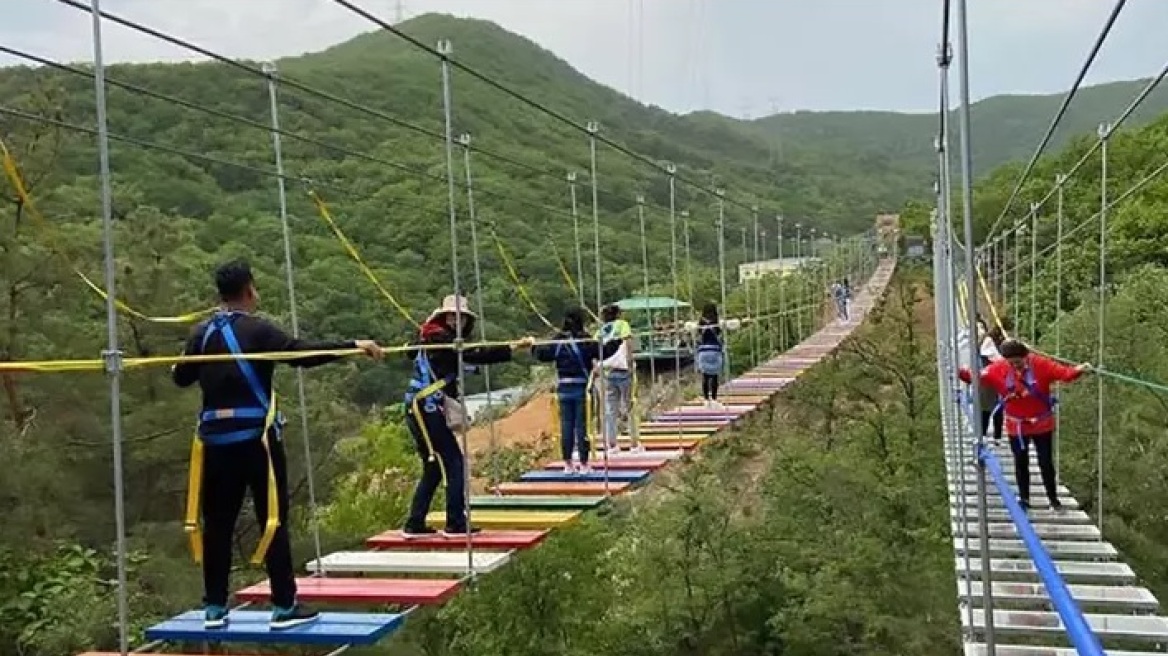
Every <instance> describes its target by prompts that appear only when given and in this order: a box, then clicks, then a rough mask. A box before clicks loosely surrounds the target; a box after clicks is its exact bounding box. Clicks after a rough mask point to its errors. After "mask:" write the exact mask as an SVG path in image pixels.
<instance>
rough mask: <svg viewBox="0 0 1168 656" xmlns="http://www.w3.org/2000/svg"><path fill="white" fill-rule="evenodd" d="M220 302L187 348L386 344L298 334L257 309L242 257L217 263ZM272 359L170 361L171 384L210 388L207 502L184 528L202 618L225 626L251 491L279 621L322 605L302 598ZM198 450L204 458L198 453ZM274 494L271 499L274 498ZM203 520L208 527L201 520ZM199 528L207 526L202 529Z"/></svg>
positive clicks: (305, 615) (288, 622)
mask: <svg viewBox="0 0 1168 656" xmlns="http://www.w3.org/2000/svg"><path fill="white" fill-rule="evenodd" d="M215 286H216V287H217V288H218V291H219V298H220V300H221V301H222V306H221V307H220V308H219V309H218V310H217V311H216V312H215V314H214V315H212V316H211V318H210V319H208V320H207V321H204V322H202V323H200V324H199V325H197V326H196V327H195V329H194V331H193V332H192V333H191V335H190V338H189V339H188V340H187V343H186V348H184V349H183V355H218V354H231V355H234V356H240V355H243V354H245V353H287V352H292V351H339V350H346V349H360V350H361V351H364V352H365V354H366V355H368V356H369V357H371V358H374V359H380V358H381V356H382V350H381V347H380V346H378V345H377V343H376V342H373V341H370V340H364V339H359V340H349V341H343V342H321V341H309V340H305V339H299V338H296V337H292V336H290V335H288V334H287V333H285V332H284V331H283V330H281V329H280V327H279V326H277V325H275V324H274V323H272V322H270V321H268V320H267V319H264V318H261V317H259V316H256V314H255V311H256V308H257V307H258V305H259V300H260V295H259V292H258V291H257V290H256V286H255V278H254V277H253V276H252V272H251V266H250V265H249V264H248V263H247V262H246V261H244V260H235V261H232V262H228V263H226V264H224V265H222V266H220V267H219V268H218V269H216V271H215ZM340 358H341V356H340V355H313V356H309V357H302V358H296V357H290V358H287V359H283V360H280V362H284V363H286V364H289V365H292V366H293V367H300V368H302V369H307V368H309V367H318V366H320V365H324V364H328V363H330V362H335V361H337V360H339V359H340ZM275 369H276V362H275V361H273V360H245V359H242V358H238V359H236V360H235V361H234V362H231V361H228V362H198V361H195V362H179V363H178V364H176V365H175V366H174V368H173V369H172V370H171V377H172V378H173V379H174V384H175V385H177V386H179V387H182V388H186V387H190V386H191V385H194V384H195V383H198V384H199V388H200V390H201V391H202V393H203V403H202V411H201V412H200V413H199V427H198V436H197V439H198V440H199V442H198V443H197V444H196V445H195V447H193V448H192V453H193V454H195V453H197V454H201V455H192V463H191V465H192V468H193V467H198V466H201V467H202V476H201V477H200V478H199V479H197V481H198V482H197V486H198V489H192V491H191V492H192V497H193V498H194V499H197V500H199V502H200V505H201V506H202V513H201V514H202V525H201V527H200V525H199V524H198V510H199V509H198V508H195V507H189V512H190V513H191V515H190V516H189V517H188V522H192V521H193V522H194V523H193V524H190V523H189V524H188V526H187V529H188V531H190V532H191V533H192V539H193V540H195V541H196V544H197V548H199V549H201V550H202V560H203V626H204V628H206V629H208V630H218V629H226V628H227V624H228V621H229V617H228V609H227V596H228V590H227V586H228V583H229V579H230V576H231V555H232V552H233V551H234V547H235V545H234V536H235V524H236V522H237V521H238V520H239V512H240V510H241V509H242V507H243V500H244V497H245V496H246V495H247V494H248V492H249V491H250V493H251V496H252V500H253V501H254V503H255V511H256V515H257V517H259V519H260V521H261V522H265V535H264V536H263V538H261V542H260V548H259V551H258V552H257V556H258V555H262V556H263V559H264V567H265V569H266V570H267V573H268V581H269V583H270V585H271V589H272V597H271V599H272V606H273V608H272V619H271V621H270V624H269V625H270V626H271V628H272V629H273V630H282V629H290V628H293V627H297V626H301V625H304V624H308V623H310V622H314V621H316V620H317V619H318V618H319V617H320V614H319V613H317V612H316V611H315V610H312V609H309V608H307V607H305V606H303V605H301V604H299V603H298V602H297V601H296V570H295V567H294V566H293V564H292V543H291V540H290V539H289V536H288V460H287V456H286V455H285V453H284V440H283V428H284V416H283V414H282V413H280V412H278V410H277V407H276V395H275V393H274V392H273V388H272V375H273V373H274V372H275ZM196 458H199V459H200V460H196ZM273 499H274V505H275V506H276V507H275V508H274V509H273V508H272V505H273V504H272V500H273ZM200 528H201V530H200ZM200 533H201V535H200Z"/></svg>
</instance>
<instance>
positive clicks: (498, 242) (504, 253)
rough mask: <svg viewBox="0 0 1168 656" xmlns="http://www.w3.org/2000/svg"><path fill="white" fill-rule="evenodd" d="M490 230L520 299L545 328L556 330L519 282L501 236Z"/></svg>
mask: <svg viewBox="0 0 1168 656" xmlns="http://www.w3.org/2000/svg"><path fill="white" fill-rule="evenodd" d="M489 229H490V232H491V239H493V240H494V241H495V250H497V251H499V259H500V260H502V262H503V267H504V268H505V269H506V270H507V274H508V275H509V276H511V282H512V283H514V284H515V289H516V291H518V292H519V297H520V298H522V299H523V300H524V302H526V303H527V307H529V308H531V311H532V312H533V313H535V316H537V317H539V320H540V321H542V322H543V323H544V325H545V326H547V327H548V328H551V329H552V330H555V329H556V327H555V325H553V324H552V322H551V321H548V318H547V317H545V316H543V313H542V312H540V311H539V308H538V307H536V306H535V302H534V301H532V300H531V296H530V295H529V294H528V293H527V288H526V287H524V286H523V282H522V281H521V280H519V272H518V271H516V270H515V265H514V264H513V263H512V262H511V256H510V255H508V254H507V248H506V247H505V246H503V241H502V240H501V239H499V235H497V234H495V229H494V228H489Z"/></svg>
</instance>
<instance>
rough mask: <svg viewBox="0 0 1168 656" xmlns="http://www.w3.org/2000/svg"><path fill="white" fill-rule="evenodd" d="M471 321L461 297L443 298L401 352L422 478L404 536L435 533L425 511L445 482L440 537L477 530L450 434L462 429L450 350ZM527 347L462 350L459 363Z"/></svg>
mask: <svg viewBox="0 0 1168 656" xmlns="http://www.w3.org/2000/svg"><path fill="white" fill-rule="evenodd" d="M477 319H478V317H477V315H476V314H475V313H474V312H471V310H470V308H469V307H468V305H467V302H466V298H465V297H462V296H454V295H450V296H447V297H446V298H444V299H442V305H441V306H439V307H438V308H437V309H435V310H434V311H433V312H431V313H430V316H429V317H428V318H427V319H426V321H425V322H424V323H422V325H421V327H420V328H419V330H418V337H417V339H416V340H415V341H414V343H413V345H412V346H413V347H414V348H410V349H407V350H406V357H408V358H409V359H410V361H411V362H413V365H414V372H413V376H412V377H411V379H410V384H409V387H408V389H407V390H406V394H405V406H406V427H407V428H408V429H409V431H410V435H411V436H413V438H414V445H415V446H416V447H417V449H418V456H419V457H421V459H422V477H421V478H420V479H418V485H417V487H416V488H415V489H414V498H413V501H411V502H410V511H409V516H408V517H407V518H406V522H405V526H403V527H402V536H403V537H405V538H421V537H428V536H432V535H434V534H436V533H438V531H436V530H434V529H432V528H430V527H428V526H426V513H427V512H429V510H430V503H431V502H432V501H433V500H434V493H435V492H437V491H438V485H439V484H440V483H445V484H446V526H445V528H444V529H443V530H442V534H443V535H444V536H446V537H457V536H464V537H465V536H466V535H468V534H471V533H477V532H478V529H476V528H474V527H472V526H470V525H469V524H468V523H467V521H466V458H465V455H464V454H463V452H462V447H461V446H459V443H458V437H457V436H456V435H455V433H456V432H457V431H462V430H464V429H465V428H466V427H467V418H466V410H465V409H464V408H463V405H462V401H461V400H460V399H461V396H462V394H461V390H460V389H459V387H458V378H459V373H460V372H459V370H458V351H457V349H455V348H452V346H453V345H455V344H456V343H457V342H459V341H461V340H462V339H463V338H465V336H467V335H470V334H472V331H473V330H474V323H475V321H476V320H477ZM532 343H534V340H533V339H532V338H530V337H525V338H523V339H521V340H519V341H518V342H516V343H514V344H501V345H494V346H488V345H481V346H472V347H466V348H464V349H463V350H462V361H463V363H464V364H467V365H490V364H501V363H503V362H510V361H511V357H512V351H513V350H514V349H516V348H527V347H530V346H531V345H532Z"/></svg>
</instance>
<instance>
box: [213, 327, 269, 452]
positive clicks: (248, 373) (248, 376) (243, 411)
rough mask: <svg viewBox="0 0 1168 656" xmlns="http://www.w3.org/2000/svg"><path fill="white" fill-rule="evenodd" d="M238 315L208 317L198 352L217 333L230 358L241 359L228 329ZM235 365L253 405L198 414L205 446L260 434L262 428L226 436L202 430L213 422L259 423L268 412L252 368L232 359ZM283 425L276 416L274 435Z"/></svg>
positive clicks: (244, 361) (231, 433)
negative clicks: (256, 420) (247, 421)
mask: <svg viewBox="0 0 1168 656" xmlns="http://www.w3.org/2000/svg"><path fill="white" fill-rule="evenodd" d="M238 315H239V313H238V312H219V313H216V314H215V315H214V316H213V317H211V320H210V321H209V322H208V323H207V328H206V330H204V331H203V343H202V345H201V346H200V349H199V352H200V353H206V351H207V343H208V342H210V340H211V337H212V336H214V335H215V334H216V333H218V334H220V335H222V336H223V343H224V344H225V345H226V346H227V350H228V352H230V353H231V355H235V356H239V355H243V350H242V349H241V348H240V346H239V340H238V339H236V337H235V330H233V329H232V327H231V321H232V319H234V318H235V317H236V316H238ZM235 364H236V366H238V367H239V372H240V373H241V374H242V375H243V378H244V380H246V381H247V386H248V387H249V388H251V392H252V394H253V395H254V396H255V398H256V403H257V405H254V406H246V407H242V408H216V409H214V410H204V411H202V412H201V413H199V437H200V438H201V439H202V440H203V441H204V442H206V443H208V444H232V443H235V442H243V441H245V440H252V439H256V438H258V437H260V435H261V434H262V433H263V428H262V427H259V428H246V429H243V430H237V431H231V432H228V433H207V432H206V431H205V430H204V429H205V428H206V427H207V425H208V424H209V423H212V422H215V421H223V420H228V419H259V420H261V421H262V420H264V419H266V418H267V416H268V410H269V409H270V406H269V399H268V395H267V394H266V393H265V392H264V387H263V385H261V384H260V379H259V376H258V375H256V372H255V368H254V367H252V365H251V363H250V362H248V361H247V360H244V359H242V358H240V359H236V361H235ZM283 424H284V420H283V417H282V416H278V417H277V420H276V422H275V424H274V425H273V428H275V430H276V431H277V433H279V431H280V429H281V427H282V426H283Z"/></svg>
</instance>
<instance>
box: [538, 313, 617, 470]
mask: <svg viewBox="0 0 1168 656" xmlns="http://www.w3.org/2000/svg"><path fill="white" fill-rule="evenodd" d="M621 344H622V342H620V341H617V340H614V341H610V342H608V343H606V344H605V345H604V354H603V356H602V354H601V350H600V342H598V341H597V340H595V339H590V338H589V337H588V333H587V332H585V330H584V312H583V311H582V310H580V309H579V308H572V309H570V310H568V311H567V312H565V313H564V324H563V330H561V331H560V332H558V333H556V335H555V337H554V338H553V343H550V344H540V345H539V346H536V347H535V348H533V349H532V355H533V356H535V359H536V360H539V361H540V362H554V363H555V365H556V402H557V403H558V404H559V412H560V455H561V456H562V457H563V460H564V473H565V474H571V473H573V472H576V473H579V474H587V473H588V472H589V471H590V470H589V468H588V455H589V453H590V452H591V444H589V441H588V426H587V423H586V422H587V417H586V413H585V404H586V403H587V399H588V379H589V377H590V376H591V375H592V371H593V369H594V367H595V366H596V364H597V363H598V362H599V361H600V360H601V358H602V357H605V356H611V355H612V354H614V353H616V352H617V350H618V349H619V348H620V346H621ZM594 384H595V383H594ZM573 452H574V453H576V454H577V455H578V456H579V461H578V462H573V458H572V454H573Z"/></svg>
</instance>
